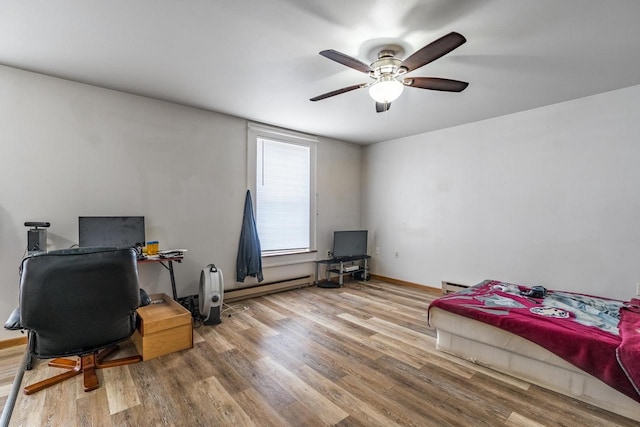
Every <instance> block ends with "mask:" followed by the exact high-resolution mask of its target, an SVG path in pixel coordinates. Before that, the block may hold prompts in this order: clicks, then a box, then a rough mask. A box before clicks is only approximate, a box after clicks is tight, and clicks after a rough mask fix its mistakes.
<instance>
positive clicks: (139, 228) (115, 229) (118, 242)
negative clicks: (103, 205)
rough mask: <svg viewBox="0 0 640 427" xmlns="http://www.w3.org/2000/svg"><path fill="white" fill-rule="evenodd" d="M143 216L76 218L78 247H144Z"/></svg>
mask: <svg viewBox="0 0 640 427" xmlns="http://www.w3.org/2000/svg"><path fill="white" fill-rule="evenodd" d="M144 244H145V236H144V217H143V216H81V217H78V246H80V247H87V246H102V247H112V248H133V247H136V246H144Z"/></svg>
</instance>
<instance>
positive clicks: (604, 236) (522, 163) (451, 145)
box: [362, 86, 640, 299]
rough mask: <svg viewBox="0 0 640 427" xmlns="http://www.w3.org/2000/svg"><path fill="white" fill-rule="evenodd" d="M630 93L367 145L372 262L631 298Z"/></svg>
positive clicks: (639, 155) (637, 201) (436, 281)
mask: <svg viewBox="0 0 640 427" xmlns="http://www.w3.org/2000/svg"><path fill="white" fill-rule="evenodd" d="M638 99H640V86H636V87H632V88H627V89H624V90H619V91H614V92H609V93H605V94H601V95H597V96H592V97H588V98H583V99H578V100H574V101H571V102H566V103H562V104H557V105H552V106H548V107H544V108H539V109H535V110H531V111H526V112H522V113H518V114H513V115H509V116H505V117H500V118H496V119H491V120H486V121H482V122H477V123H472V124H469V125H465V126H459V127H455V128H449V129H445V130H440V131H436V132H431V133H425V134H421V135H416V136H413V137H408V138H403V139H398V140H393V141H386V142H383V143H379V144H375V145H372V146H368V147H367V148H366V149H365V153H364V159H363V186H364V188H365V195H364V201H363V207H362V209H363V226H365V227H367V228H368V229H369V232H370V236H371V237H370V240H371V241H372V243H371V244H370V250H371V253H372V254H373V261H372V266H373V268H372V272H373V273H374V274H379V275H382V276H387V277H393V278H396V279H401V280H406V281H409V282H414V283H419V284H424V285H428V286H433V287H440V282H441V281H442V280H448V281H454V282H461V283H468V284H474V283H477V282H480V281H481V280H483V279H487V278H489V279H498V280H504V281H510V282H515V283H522V284H541V285H543V286H545V287H547V288H551V289H565V290H571V291H577V292H584V293H590V294H598V295H603V296H609V297H613V298H619V299H628V298H630V297H631V296H632V295H634V294H635V289H636V282H638V281H640V224H639V222H640V191H638V185H639V184H640V143H639V142H638V136H639V135H640V108H639V107H638V105H639V104H638ZM376 247H377V248H379V254H378V255H376V254H375V248H376ZM396 252H398V253H399V254H398V257H396V256H395V253H396Z"/></svg>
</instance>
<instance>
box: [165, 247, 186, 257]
mask: <svg viewBox="0 0 640 427" xmlns="http://www.w3.org/2000/svg"><path fill="white" fill-rule="evenodd" d="M185 252H187V250H186V249H166V250H164V251H158V256H159V257H160V258H173V257H177V256H184V253H185Z"/></svg>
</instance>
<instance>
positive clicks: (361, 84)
mask: <svg viewBox="0 0 640 427" xmlns="http://www.w3.org/2000/svg"><path fill="white" fill-rule="evenodd" d="M366 85H367V84H366V83H360V84H357V85H353V86H349V87H343V88H342V89H336V90H332V91H331V92H327V93H323V94H322V95H318V96H314V97H313V98H311V99H310V101H320V100H321V99H325V98H329V97H332V96H336V95H340V94H341V93H345V92H350V91H352V90H355V89H360V88H361V87H365V86H366Z"/></svg>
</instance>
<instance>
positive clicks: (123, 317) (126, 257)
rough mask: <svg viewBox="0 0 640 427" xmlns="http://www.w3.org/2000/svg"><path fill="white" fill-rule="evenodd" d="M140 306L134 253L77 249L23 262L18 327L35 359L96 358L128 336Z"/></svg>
mask: <svg viewBox="0 0 640 427" xmlns="http://www.w3.org/2000/svg"><path fill="white" fill-rule="evenodd" d="M139 305H140V291H139V284H138V268H137V262H136V252H135V250H134V249H114V248H76V249H67V250H61V251H52V252H49V253H43V254H38V255H35V256H31V257H28V258H25V259H24V260H23V263H22V275H21V279H20V323H21V325H22V326H23V327H24V328H26V329H29V330H30V331H31V332H32V334H31V336H32V339H31V341H32V342H31V347H32V348H31V350H32V352H33V353H34V354H35V356H36V357H40V358H51V357H61V356H69V355H81V354H88V353H92V352H94V351H96V350H99V349H101V348H104V347H108V346H110V345H113V344H116V343H118V342H120V341H123V340H125V339H127V338H128V337H130V336H131V335H132V334H133V331H134V330H135V326H136V325H135V322H136V311H135V310H136V308H137V307H138V306H139Z"/></svg>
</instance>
